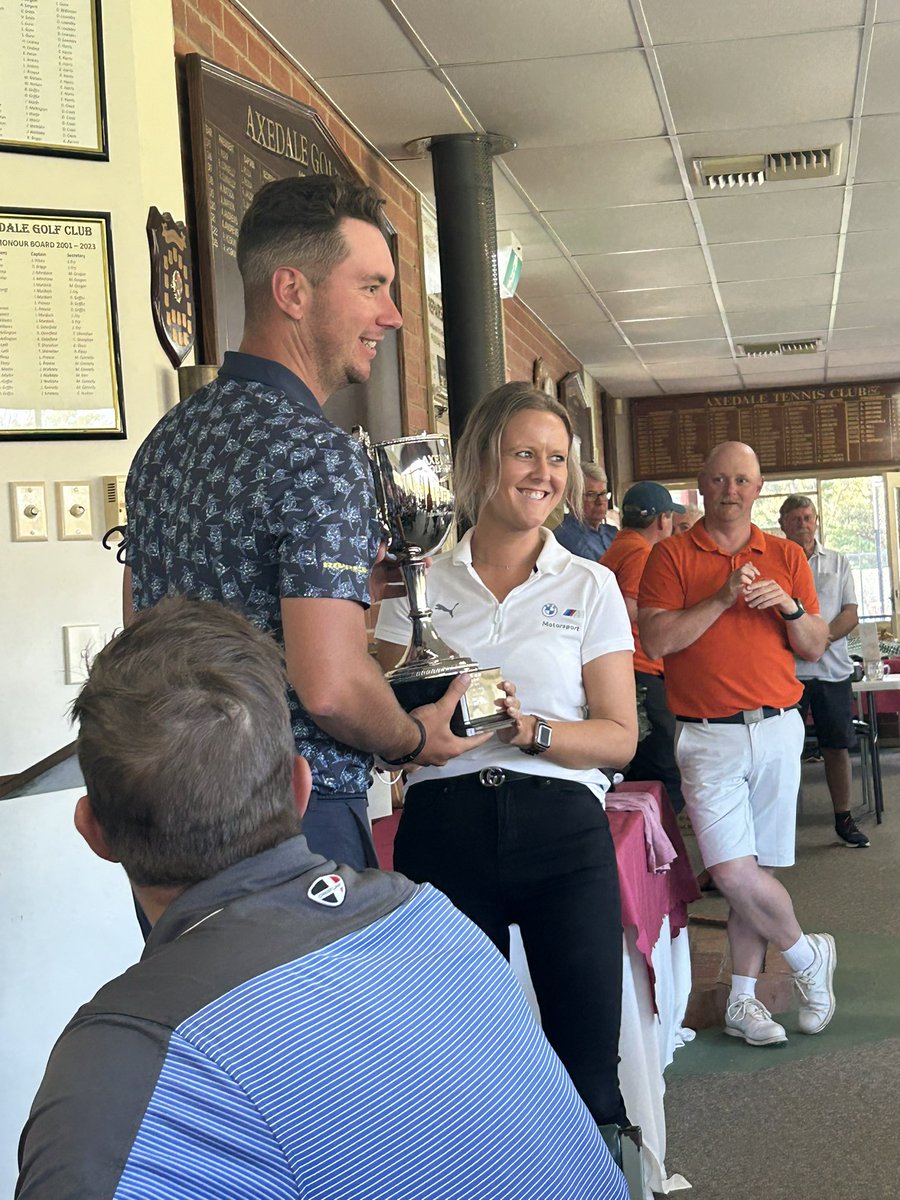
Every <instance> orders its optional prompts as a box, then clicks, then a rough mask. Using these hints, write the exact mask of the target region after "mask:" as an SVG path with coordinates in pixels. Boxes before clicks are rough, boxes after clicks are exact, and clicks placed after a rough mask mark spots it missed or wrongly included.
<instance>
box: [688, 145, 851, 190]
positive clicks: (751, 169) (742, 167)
mask: <svg viewBox="0 0 900 1200" xmlns="http://www.w3.org/2000/svg"><path fill="white" fill-rule="evenodd" d="M693 166H694V177H695V179H696V181H697V183H699V184H700V186H701V187H708V188H709V189H710V191H715V190H716V189H718V188H734V187H753V185H754V184H757V185H761V184H763V183H788V182H792V181H793V180H795V179H828V178H829V177H831V176H833V175H837V174H838V172H839V171H840V169H841V147H840V145H839V144H838V145H837V146H824V147H821V148H820V149H818V150H779V151H778V152H777V153H775V154H744V155H740V156H738V157H730V158H695V159H694V160H693Z"/></svg>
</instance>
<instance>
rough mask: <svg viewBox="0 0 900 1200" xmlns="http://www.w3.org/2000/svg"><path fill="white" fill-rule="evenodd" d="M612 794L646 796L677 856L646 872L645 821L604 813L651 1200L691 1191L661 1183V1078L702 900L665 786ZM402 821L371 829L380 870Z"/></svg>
mask: <svg viewBox="0 0 900 1200" xmlns="http://www.w3.org/2000/svg"><path fill="white" fill-rule="evenodd" d="M616 792H617V793H619V794H621V793H623V792H636V793H645V794H649V795H651V796H653V797H654V798H655V799H656V801H657V805H658V809H659V815H660V818H661V821H662V826H663V828H664V830H665V833H666V834H667V835H668V838H669V840H670V841H671V843H672V846H673V848H674V850H675V851H676V854H677V857H676V858H675V859H674V861H673V862H672V864H671V866H670V868H669V870H667V871H662V872H658V873H654V872H651V871H650V870H648V863H647V839H646V837H645V829H644V818H643V816H642V814H641V813H640V812H625V811H617V810H615V809H614V808H613V807H612V806H610V807H609V808H608V809H607V815H608V817H609V826H610V831H611V833H612V837H613V842H614V844H615V847H616V860H617V862H618V866H619V886H620V889H621V893H622V929H623V934H622V953H623V962H622V967H623V970H622V1025H621V1031H620V1036H619V1057H620V1059H621V1063H620V1066H619V1081H620V1085H621V1088H622V1096H623V1097H624V1100H625V1105H626V1108H627V1110H628V1115H629V1117H630V1119H631V1121H632V1122H633V1123H634V1124H635V1125H640V1127H641V1131H642V1134H643V1139H644V1184H645V1193H646V1200H651V1197H652V1193H653V1192H657V1193H667V1192H673V1191H676V1190H678V1189H680V1188H688V1187H690V1184H689V1183H687V1181H686V1180H685V1179H684V1178H683V1177H682V1176H681V1175H672V1176H667V1175H666V1167H665V1157H666V1118H665V1108H664V1104H663V1097H664V1094H665V1082H664V1079H663V1072H664V1071H665V1069H666V1067H667V1066H668V1065H669V1063H671V1061H672V1058H673V1055H674V1053H675V1049H676V1045H681V1039H680V1034H681V1022H682V1019H683V1017H684V1013H685V1010H686V1008H687V1002H688V997H689V996H690V991H691V958H690V950H689V948H688V938H687V932H686V931H685V932H681V931H682V930H685V926H686V925H687V906H688V904H689V903H690V902H691V901H692V900H696V899H698V898H699V895H700V893H699V891H698V889H697V884H696V882H695V879H694V873H693V869H692V868H691V865H690V862H689V860H688V857H687V853H686V851H685V848H684V842H683V840H682V837H681V833H680V831H679V829H678V822H677V819H676V817H675V814H674V812H673V811H672V806H671V804H670V803H669V799H668V797H667V796H666V793H665V789H664V787H663V785H662V784H661V783H657V782H655V781H650V782H647V783H620V784H619V785H618V786H617V788H616ZM399 817H400V814H399V812H395V813H393V814H392V815H391V816H390V817H386V818H384V819H383V820H379V821H375V822H374V824H373V835H374V839H375V846H376V849H377V851H378V859H379V862H380V863H381V865H382V867H383V868H384V869H385V870H390V869H391V868H392V864H393V841H394V832H395V830H396V827H397V822H398V821H399ZM510 940H511V945H510V965H511V966H512V968H513V970H514V972H515V973H516V976H517V977H518V979H519V981H520V982H521V984H522V987H523V989H524V990H525V993H526V995H527V996H528V999H529V1002H530V1003H531V1006H532V1009H533V1010H534V1013H535V1016H536V1017H538V1019H540V1014H539V1012H538V1009H537V1003H536V1001H535V998H534V992H533V990H532V988H531V980H530V978H529V975H528V965H527V962H526V960H525V954H524V950H523V948H522V941H521V938H520V936H519V931H518V928H517V927H516V926H513V927H512V929H511V939H510Z"/></svg>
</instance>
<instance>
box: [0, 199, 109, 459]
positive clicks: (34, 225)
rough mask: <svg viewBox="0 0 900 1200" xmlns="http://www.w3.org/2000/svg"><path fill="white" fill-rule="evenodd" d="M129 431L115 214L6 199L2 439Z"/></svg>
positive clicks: (1, 254)
mask: <svg viewBox="0 0 900 1200" xmlns="http://www.w3.org/2000/svg"><path fill="white" fill-rule="evenodd" d="M124 437H125V414H124V408H123V403H122V365H121V355H120V350H119V330H118V320H117V310H116V292H115V272H114V268H113V252H112V232H111V229H110V215H109V213H104V212H81V211H72V210H61V209H41V210H30V209H21V208H0V442H2V441H13V440H25V439H28V440H35V439H38V440H40V439H45V440H47V439H72V438H124Z"/></svg>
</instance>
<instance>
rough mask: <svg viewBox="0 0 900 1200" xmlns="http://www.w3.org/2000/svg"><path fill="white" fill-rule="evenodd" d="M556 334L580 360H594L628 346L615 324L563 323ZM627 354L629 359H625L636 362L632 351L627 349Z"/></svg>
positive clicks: (593, 322)
mask: <svg viewBox="0 0 900 1200" xmlns="http://www.w3.org/2000/svg"><path fill="white" fill-rule="evenodd" d="M556 336H557V337H558V338H559V340H560V341H561V342H562V343H563V345H564V346H566V347H568V349H569V350H570V351H571V352H572V353H573V354H574V355H575V357H576V358H579V359H581V361H582V362H596V361H598V359H601V358H606V356H607V355H610V354H615V353H616V352H618V351H619V350H628V347H627V346H625V345H623V343H622V339H621V338H620V337H619V334H618V332H617V330H616V327H615V325H610V324H609V323H607V324H605V325H603V324H601V323H600V322H598V321H592V322H588V323H579V324H578V325H564V326H561V327H560V328H559V329H557V330H556ZM628 354H629V359H626V360H625V361H626V362H628V361H631V362H633V363H634V364H637V362H638V360H637V358H636V357H635V356H634V354H633V353H632V351H630V350H628Z"/></svg>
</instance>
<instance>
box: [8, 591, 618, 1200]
mask: <svg viewBox="0 0 900 1200" xmlns="http://www.w3.org/2000/svg"><path fill="white" fill-rule="evenodd" d="M74 711H75V715H76V718H77V719H78V721H79V736H78V755H79V760H80V763H81V767H82V771H83V773H84V778H85V783H86V786H87V795H86V796H84V797H82V798H81V800H80V801H79V802H78V806H77V811H76V825H77V827H78V829H79V831H80V832H81V834H82V836H83V837H84V838H85V840H86V841H87V842H88V844H89V846H90V847H91V849H92V850H94V852H95V853H97V854H99V855H100V856H101V857H102V858H106V859H109V860H111V861H114V862H121V863H122V865H123V866H124V868H125V870H126V872H127V874H128V877H129V879H130V881H131V884H132V887H133V888H134V890H135V893H136V896H137V898H138V900H139V902H140V904H141V906H142V908H143V910H144V911H145V912H146V913H147V915H148V917H149V919H150V921H151V923H152V925H153V928H152V931H151V934H150V937H149V939H148V941H147V946H146V949H145V951H144V954H143V956H142V958H141V961H140V962H139V963H138V964H137V965H136V966H134V967H132V968H131V969H130V970H128V971H127V972H126V973H125V974H124V975H122V976H120V977H119V978H118V979H115V980H113V981H112V982H111V983H109V984H107V985H106V986H105V987H104V988H102V989H101V990H100V991H99V992H98V993H97V995H96V996H95V997H94V999H93V1000H92V1001H91V1002H90V1003H89V1004H87V1005H85V1006H84V1007H83V1008H81V1009H80V1010H79V1012H78V1013H77V1014H76V1015H75V1017H74V1018H73V1019H72V1021H71V1022H70V1023H69V1025H68V1026H67V1028H66V1029H65V1031H64V1032H63V1034H62V1037H61V1038H60V1040H59V1041H58V1043H57V1044H56V1047H55V1048H54V1050H53V1053H52V1055H51V1057H50V1061H49V1064H48V1066H47V1071H46V1074H45V1076H44V1080H43V1083H42V1084H41V1087H40V1090H39V1092H38V1095H37V1097H36V1099H35V1102H34V1105H33V1108H32V1111H31V1115H30V1117H29V1120H28V1123H27V1125H26V1127H25V1131H24V1133H23V1135H22V1141H21V1146H20V1176H19V1183H18V1187H17V1190H16V1195H17V1196H18V1197H21V1198H22V1200H85V1198H86V1197H90V1200H105V1198H106V1197H120V1198H125V1197H128V1198H131V1200H211V1198H212V1197H215V1198H216V1200H222V1198H225V1197H234V1198H238V1197H240V1198H241V1200H246V1198H249V1197H260V1198H261V1197H265V1198H266V1200H270V1198H271V1200H275V1198H276V1197H277V1198H279V1200H289V1198H299V1197H304V1200H380V1198H381V1200H474V1198H475V1197H479V1198H484V1200H548V1198H549V1197H554V1196H560V1197H561V1196H565V1197H566V1200H577V1198H584V1200H625V1197H626V1195H627V1192H626V1187H625V1181H624V1179H623V1177H622V1175H621V1173H620V1172H619V1170H618V1168H617V1167H616V1166H615V1165H614V1163H613V1161H612V1159H611V1157H610V1155H609V1153H608V1152H607V1150H606V1147H605V1144H604V1142H603V1140H602V1138H601V1135H600V1133H599V1132H598V1130H597V1128H596V1126H595V1125H594V1122H593V1121H592V1119H591V1117H590V1114H589V1113H588V1110H587V1109H586V1108H585V1106H584V1104H583V1103H582V1101H581V1100H580V1099H579V1097H578V1095H577V1093H576V1092H575V1089H574V1087H573V1086H572V1084H571V1082H570V1081H569V1079H568V1076H567V1075H566V1074H565V1072H564V1070H563V1068H562V1065H561V1064H560V1062H559V1060H558V1059H557V1058H556V1056H555V1054H554V1053H553V1051H552V1050H551V1049H550V1046H549V1045H548V1043H547V1042H546V1040H545V1039H544V1036H543V1034H542V1033H541V1032H540V1030H539V1029H538V1028H537V1026H536V1024H535V1023H534V1021H533V1020H532V1018H531V1015H530V1013H529V1010H528V1007H527V1004H526V1001H525V999H524V997H523V995H522V994H521V993H520V991H519V988H518V985H517V984H516V983H515V981H514V979H513V977H512V976H511V974H510V973H509V970H508V968H507V966H506V963H505V962H504V961H503V959H502V958H501V956H500V954H499V953H498V952H497V951H496V950H495V949H494V947H493V946H492V945H491V943H490V942H489V941H488V940H487V938H485V937H484V936H483V935H482V934H481V933H480V931H479V930H478V929H476V928H475V926H474V925H472V924H470V922H469V921H468V920H467V919H466V918H465V917H463V916H462V915H461V914H460V913H458V912H457V911H456V910H455V909H454V908H453V907H452V906H451V905H450V903H449V901H447V899H446V898H445V897H444V896H443V895H442V894H441V893H440V892H438V891H435V890H434V889H433V888H431V887H430V886H427V885H426V886H417V885H416V884H413V883H411V882H410V881H409V880H407V879H405V878H403V877H402V876H400V875H393V874H385V873H382V872H379V871H373V870H367V871H364V872H362V873H357V872H356V871H354V870H352V869H351V868H349V867H341V868H340V869H339V868H337V867H336V865H335V864H334V863H333V862H330V861H328V860H327V859H323V858H321V857H320V856H318V855H315V854H312V853H311V852H310V851H309V849H308V847H307V845H306V841H305V839H304V838H303V836H302V835H301V833H300V816H301V814H302V811H303V808H304V804H305V800H306V797H307V795H308V793H309V788H310V775H309V769H308V767H307V765H306V763H305V761H304V760H303V759H302V758H300V759H298V758H296V757H295V752H294V742H293V737H292V734H291V726H290V720H289V715H288V708H287V703H286V700H285V684H284V670H283V665H282V662H281V657H280V653H279V651H278V649H277V648H276V645H275V643H274V642H273V641H272V640H271V639H270V638H269V637H268V636H267V635H266V634H264V633H261V632H260V631H259V630H257V629H256V628H255V627H254V626H252V625H250V624H249V623H248V622H247V621H245V620H244V618H243V617H241V616H239V615H237V614H236V613H233V612H231V611H229V610H227V609H225V608H223V607H219V606H218V605H214V604H208V603H204V602H202V601H197V600H188V599H185V598H175V599H172V600H164V601H162V602H161V603H159V604H158V605H156V606H155V607H153V608H151V609H148V610H146V611H145V612H143V613H141V614H140V615H139V616H138V617H137V618H136V620H135V621H134V623H133V624H132V625H130V626H129V627H128V629H126V631H125V632H124V633H122V634H121V635H120V636H119V637H118V638H116V639H115V640H114V641H113V642H112V643H110V645H108V646H107V647H106V648H105V649H104V650H103V651H102V652H101V654H100V655H98V657H97V659H96V660H95V662H94V665H93V668H92V670H91V675H90V679H89V680H88V682H87V683H86V684H85V686H84V688H83V689H82V691H81V693H80V695H79V697H78V700H77V701H76V704H75V709H74Z"/></svg>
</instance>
